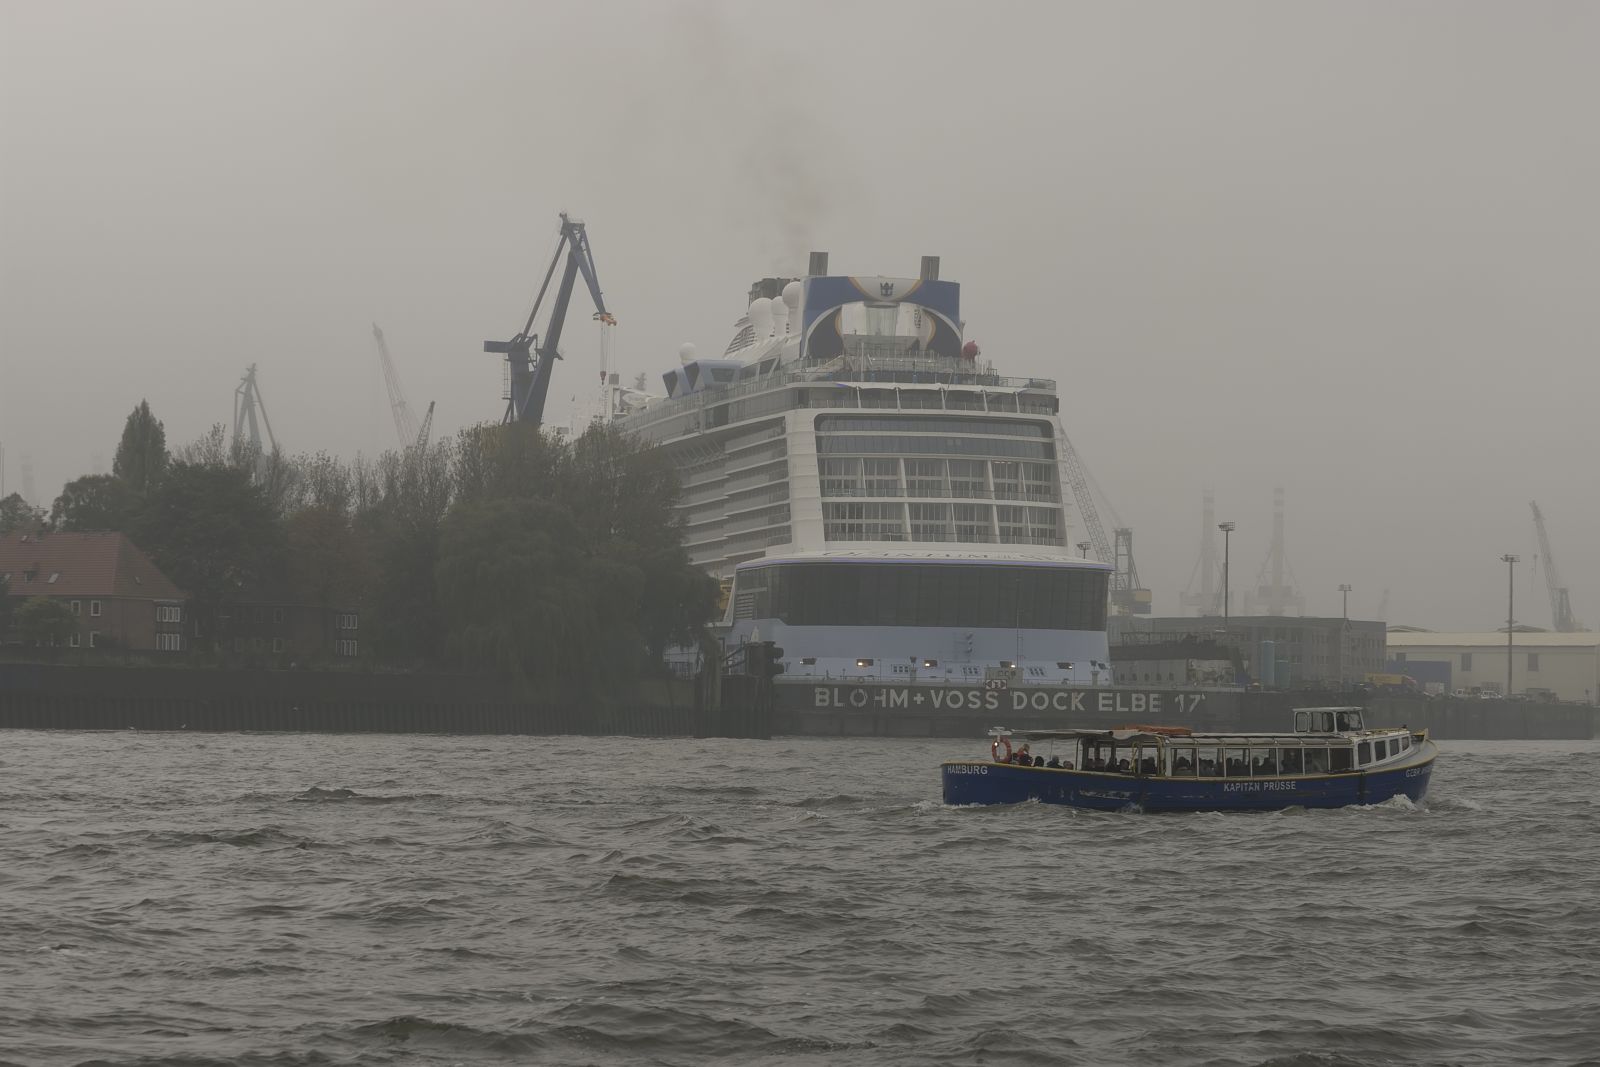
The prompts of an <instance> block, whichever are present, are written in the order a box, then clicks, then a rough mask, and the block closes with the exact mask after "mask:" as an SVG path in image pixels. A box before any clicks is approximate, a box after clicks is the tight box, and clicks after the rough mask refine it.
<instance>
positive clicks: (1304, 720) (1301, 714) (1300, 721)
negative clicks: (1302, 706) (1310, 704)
mask: <svg viewBox="0 0 1600 1067" xmlns="http://www.w3.org/2000/svg"><path fill="white" fill-rule="evenodd" d="M1310 729H1311V713H1310V712H1309V711H1297V712H1295V713H1294V732H1295V733H1297V734H1303V733H1307V732H1309V731H1310Z"/></svg>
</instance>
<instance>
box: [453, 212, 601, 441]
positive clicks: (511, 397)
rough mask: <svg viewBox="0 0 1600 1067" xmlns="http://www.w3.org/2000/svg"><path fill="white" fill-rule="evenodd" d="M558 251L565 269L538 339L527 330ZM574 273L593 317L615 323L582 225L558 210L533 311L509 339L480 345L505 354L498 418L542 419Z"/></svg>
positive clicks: (536, 422)
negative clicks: (506, 375)
mask: <svg viewBox="0 0 1600 1067" xmlns="http://www.w3.org/2000/svg"><path fill="white" fill-rule="evenodd" d="M563 251H565V252H566V253H567V267H566V270H565V271H563V272H562V275H561V285H560V287H559V288H558V289H557V290H556V300H555V303H554V304H552V305H551V307H550V322H549V324H548V325H547V326H546V327H545V330H544V337H543V339H542V340H541V339H540V337H539V335H538V334H535V333H532V332H531V331H532V330H533V320H534V319H536V318H537V317H538V315H539V305H540V304H543V303H544V294H545V293H546V292H547V291H548V290H549V288H550V279H551V278H552V277H554V275H555V272H556V264H558V263H560V262H561V253H562V252H563ZM580 273H581V274H582V275H583V280H584V282H586V283H587V284H588V286H589V295H590V296H591V297H592V298H593V299H594V307H595V312H594V317H595V319H596V320H597V321H599V322H602V323H604V324H606V325H608V326H614V325H616V322H617V320H616V319H614V318H613V317H612V316H611V313H610V312H609V311H607V310H606V302H605V297H603V296H602V295H601V293H600V280H599V278H598V277H597V276H596V275H595V269H594V256H593V255H592V254H591V253H590V251H589V236H588V234H587V233H586V232H585V231H584V228H583V223H581V222H579V221H578V220H577V219H573V218H568V217H567V213H566V212H564V211H563V212H562V213H561V237H560V239H559V240H557V241H556V254H555V255H554V256H553V257H552V258H551V260H550V268H549V269H548V270H546V271H545V272H544V282H543V283H542V284H541V285H540V286H539V295H538V296H536V297H534V298H533V310H532V311H530V312H528V321H527V322H526V323H524V324H523V327H522V329H521V330H520V331H519V332H518V333H517V335H516V336H515V337H513V338H511V340H509V341H485V342H484V343H483V350H484V351H485V352H499V353H503V354H504V355H505V357H506V365H507V368H508V370H509V372H510V383H509V388H508V389H507V390H506V414H505V418H504V419H503V420H502V421H503V422H530V423H532V424H533V425H535V426H538V425H540V424H541V423H542V422H544V401H545V397H546V396H547V395H548V394H549V392H550V372H551V370H552V369H553V367H554V363H555V361H556V360H558V359H560V358H561V353H560V351H559V346H560V344H561V331H562V328H563V327H565V325H566V321H567V305H568V304H569V303H570V302H571V300H572V287H573V284H574V283H575V282H576V281H577V278H578V275H579V274H580Z"/></svg>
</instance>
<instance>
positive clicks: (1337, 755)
mask: <svg viewBox="0 0 1600 1067" xmlns="http://www.w3.org/2000/svg"><path fill="white" fill-rule="evenodd" d="M1328 755H1329V756H1330V757H1331V760H1330V762H1329V764H1328V769H1329V770H1330V771H1348V770H1349V769H1350V755H1351V753H1350V746H1349V745H1335V746H1333V747H1332V748H1331V749H1329V750H1328Z"/></svg>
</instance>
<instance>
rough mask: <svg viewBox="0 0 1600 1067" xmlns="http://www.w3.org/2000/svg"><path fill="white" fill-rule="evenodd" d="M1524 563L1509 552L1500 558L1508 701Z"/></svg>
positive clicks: (1508, 698)
mask: <svg viewBox="0 0 1600 1067" xmlns="http://www.w3.org/2000/svg"><path fill="white" fill-rule="evenodd" d="M1521 561H1522V557H1521V556H1513V555H1512V554H1511V553H1509V552H1507V553H1506V554H1505V555H1503V556H1501V557H1500V562H1502V563H1504V564H1505V565H1506V699H1507V700H1510V699H1511V655H1512V651H1511V637H1512V634H1514V633H1515V632H1516V625H1517V616H1516V612H1515V611H1513V610H1512V608H1514V607H1515V606H1516V601H1515V599H1514V598H1515V596H1516V591H1517V583H1516V574H1517V564H1518V563H1520V562H1521Z"/></svg>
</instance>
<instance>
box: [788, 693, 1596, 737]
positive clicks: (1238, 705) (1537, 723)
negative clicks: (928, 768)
mask: <svg viewBox="0 0 1600 1067" xmlns="http://www.w3.org/2000/svg"><path fill="white" fill-rule="evenodd" d="M776 688H777V699H776V708H775V710H774V713H773V715H774V719H773V732H774V733H779V734H800V735H818V736H840V737H964V738H982V737H984V736H986V735H987V733H988V731H989V730H990V729H991V728H992V727H996V726H1004V727H1008V728H1010V729H1013V730H1060V729H1070V728H1075V727H1089V728H1106V727H1113V726H1127V725H1135V724H1155V725H1167V726H1187V727H1189V728H1190V729H1192V730H1197V731H1236V732H1240V733H1271V732H1278V731H1288V730H1291V729H1292V728H1293V715H1292V713H1293V710H1294V709H1295V708H1303V707H1312V706H1318V705H1320V706H1329V705H1361V706H1364V707H1366V708H1367V709H1368V714H1367V721H1368V723H1369V724H1371V725H1374V726H1401V725H1404V726H1409V727H1411V728H1412V729H1427V730H1429V731H1431V732H1432V734H1433V736H1434V737H1435V738H1436V739H1439V740H1457V741H1459V740H1513V739H1545V740H1590V739H1593V738H1595V737H1600V708H1596V707H1593V706H1590V705H1581V704H1544V703H1535V702H1530V701H1515V700H1451V699H1429V698H1425V697H1395V698H1373V697H1371V696H1370V695H1367V694H1359V693H1345V694H1338V693H1310V692H1293V691H1271V690H1257V691H1241V690H1171V689H1165V690H1162V689H1135V688H1104V689H1080V688H1071V689H1069V688H1055V687H1043V686H1040V687H1033V686H1024V687H1018V688H1016V689H988V688H983V687H971V686H965V687H964V686H927V685H894V684H889V683H880V682H870V681H868V682H829V681H824V682H818V683H813V682H811V681H810V680H807V681H806V682H805V683H803V684H802V683H801V682H799V681H798V680H796V681H784V682H783V683H781V684H780V685H778V686H777V687H776Z"/></svg>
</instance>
